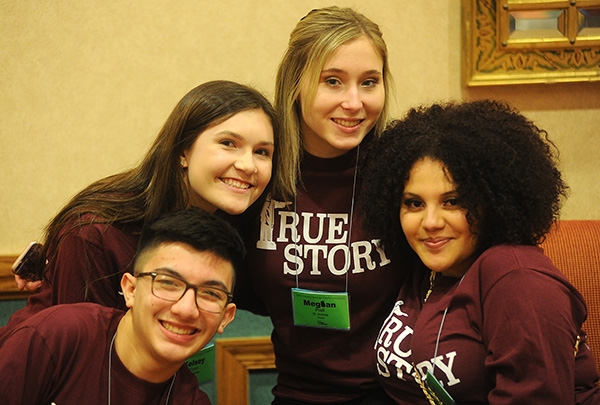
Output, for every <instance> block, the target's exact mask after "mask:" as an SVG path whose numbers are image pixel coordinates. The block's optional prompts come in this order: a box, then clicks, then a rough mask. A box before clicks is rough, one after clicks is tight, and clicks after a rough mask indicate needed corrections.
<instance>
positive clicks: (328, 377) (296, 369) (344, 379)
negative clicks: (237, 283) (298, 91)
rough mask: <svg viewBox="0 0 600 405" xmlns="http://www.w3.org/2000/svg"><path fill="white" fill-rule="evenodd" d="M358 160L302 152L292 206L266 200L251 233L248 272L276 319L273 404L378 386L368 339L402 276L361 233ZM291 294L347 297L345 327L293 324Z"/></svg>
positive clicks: (355, 393) (337, 397)
mask: <svg viewBox="0 0 600 405" xmlns="http://www.w3.org/2000/svg"><path fill="white" fill-rule="evenodd" d="M355 163H356V152H355V151H354V152H349V153H347V154H345V155H344V156H341V157H339V158H334V159H320V158H317V157H314V156H311V155H308V154H305V156H304V158H303V161H302V167H301V171H302V178H301V182H300V183H299V185H298V194H297V196H296V201H295V202H296V206H294V201H276V200H269V199H268V200H267V202H266V203H265V206H264V207H263V210H262V212H261V214H260V224H257V226H256V227H255V228H254V230H253V232H252V233H251V235H252V240H251V243H250V246H249V254H248V260H247V263H248V274H247V275H249V276H250V278H251V283H252V285H253V287H254V289H255V291H256V293H257V294H258V296H259V298H260V299H261V300H262V301H263V303H264V304H265V306H266V309H267V312H268V314H269V315H270V317H271V320H272V321H273V326H274V330H273V333H272V341H273V345H274V349H275V355H276V366H277V371H278V373H279V375H278V379H277V386H276V387H275V388H274V391H273V392H274V395H275V396H277V397H281V398H293V399H296V400H300V401H307V402H316V403H327V402H331V403H334V402H339V401H347V400H350V399H353V398H358V397H360V396H363V395H365V394H367V393H369V392H370V391H371V390H374V389H376V388H377V387H378V385H377V375H376V371H375V366H374V364H373V361H372V357H373V356H372V348H373V342H374V341H375V338H376V336H377V333H378V331H379V328H380V326H381V324H382V322H383V320H384V318H385V316H386V314H387V313H388V312H389V311H390V309H391V308H392V306H393V304H394V301H395V298H396V296H397V294H398V290H399V288H400V282H401V278H402V272H401V269H400V267H399V263H398V261H397V260H392V258H391V257H390V256H389V255H386V254H385V253H384V252H383V251H382V250H381V249H380V248H379V247H378V245H377V241H376V239H377V237H376V235H371V234H368V233H367V232H366V231H365V230H364V228H363V225H362V221H361V218H360V216H359V214H358V208H357V204H360V197H359V196H358V195H355V198H354V204H355V205H354V207H353V190H354V173H355ZM359 189H360V186H359V184H356V190H357V192H356V194H358V190H359ZM353 208H354V214H353V215H351V211H352V209H353ZM350 219H352V223H350V222H351V221H350ZM347 257H349V258H348V259H347ZM296 260H298V267H296V266H297V265H296ZM240 280H243V278H242V277H240ZM241 282H243V281H241ZM346 283H347V289H346ZM293 287H299V288H302V289H310V290H317V291H327V292H345V291H346V290H347V292H348V294H349V297H350V330H349V331H340V330H331V329H321V328H313V327H306V326H295V325H294V317H293V313H292V297H291V289H292V288H293ZM236 302H237V303H238V304H239V305H240V306H241V307H242V308H244V303H243V302H241V301H237V300H236Z"/></svg>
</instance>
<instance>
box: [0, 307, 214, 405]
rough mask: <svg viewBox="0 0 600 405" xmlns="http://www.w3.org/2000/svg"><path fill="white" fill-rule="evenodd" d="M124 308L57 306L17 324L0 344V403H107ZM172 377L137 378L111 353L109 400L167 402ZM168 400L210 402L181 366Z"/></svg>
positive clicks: (206, 404) (133, 403) (130, 404)
mask: <svg viewBox="0 0 600 405" xmlns="http://www.w3.org/2000/svg"><path fill="white" fill-rule="evenodd" d="M123 314H124V312H123V311H121V310H117V309H113V308H107V307H104V306H102V305H98V304H91V303H79V304H71V305H55V306H53V307H52V308H48V309H46V310H44V311H42V312H39V313H38V314H35V315H33V316H31V317H30V318H29V319H27V320H25V321H23V322H22V323H21V324H19V325H18V326H16V327H15V328H14V329H13V330H12V331H11V332H10V333H9V334H8V335H7V336H6V338H5V341H4V343H3V344H2V346H0V376H2V383H0V403H2V404H50V403H55V404H57V405H61V404H90V403H98V404H106V403H108V372H109V369H108V357H109V348H110V343H111V340H112V338H113V336H114V335H115V331H116V330H117V326H118V324H119V321H120V319H121V318H122V316H123ZM170 385H171V380H168V381H166V382H164V383H160V384H155V383H150V382H147V381H144V380H141V379H139V378H138V377H136V376H135V375H133V374H131V373H130V372H129V371H128V370H127V368H125V366H124V365H123V364H122V363H121V361H120V360H119V357H118V356H117V354H116V352H115V351H114V347H113V351H112V366H111V402H112V403H114V404H128V405H136V404H139V405H142V404H156V405H158V404H161V405H162V404H164V403H165V401H166V397H167V394H168V393H169V386H170ZM169 404H170V405H175V404H181V405H184V404H186V405H187V404H197V405H210V400H209V399H208V396H207V395H206V393H204V392H202V391H200V389H199V388H198V380H197V379H196V377H195V376H194V375H193V374H192V373H191V372H190V371H189V370H188V369H187V366H185V365H184V366H182V367H181V368H180V369H179V371H178V372H177V374H176V377H175V380H174V383H173V388H172V390H171V392H170V396H169Z"/></svg>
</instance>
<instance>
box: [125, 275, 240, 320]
mask: <svg viewBox="0 0 600 405" xmlns="http://www.w3.org/2000/svg"><path fill="white" fill-rule="evenodd" d="M161 275H162V276H169V277H173V278H174V279H177V280H179V281H181V282H182V283H184V284H185V289H184V290H183V293H182V294H181V297H179V298H178V299H177V300H169V299H166V298H163V297H159V296H158V295H156V294H155V293H154V281H155V280H156V277H157V276H161ZM134 276H135V277H137V278H139V277H147V276H150V277H152V285H151V288H150V291H152V295H154V296H155V297H156V298H159V299H161V300H165V301H169V302H179V301H180V300H181V299H182V298H183V296H184V295H185V294H186V293H187V292H188V290H189V289H190V288H191V289H192V290H194V297H196V298H195V300H194V301H195V302H196V306H197V307H198V308H199V309H202V310H203V311H206V309H204V308H201V307H200V305H198V289H199V288H202V287H204V288H211V289H213V290H217V291H221V292H222V293H225V294H226V295H227V301H226V302H225V306H224V307H223V309H221V311H223V310H224V309H225V307H226V306H227V304H229V303H230V302H232V301H233V294H232V293H230V292H229V291H226V290H222V289H220V288H217V287H213V286H206V285H202V284H200V285H194V284H190V283H188V282H187V281H186V280H184V279H183V278H181V277H178V276H176V275H175V274H168V273H159V272H156V271H148V272H144V273H138V274H135V275H134ZM207 312H210V313H218V312H213V311H207Z"/></svg>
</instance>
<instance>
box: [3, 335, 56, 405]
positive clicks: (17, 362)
mask: <svg viewBox="0 0 600 405" xmlns="http://www.w3.org/2000/svg"><path fill="white" fill-rule="evenodd" d="M59 368H60V367H59V366H58V365H57V364H56V361H55V359H53V357H52V355H51V352H50V350H49V348H48V345H47V342H46V341H45V339H44V338H43V337H42V336H41V335H40V334H39V333H38V331H37V330H36V329H35V328H33V327H23V328H19V329H18V330H16V331H15V332H14V333H13V334H12V335H11V336H10V337H8V338H7V339H6V341H5V342H4V343H3V344H2V347H1V348H0V376H2V384H0V403H2V404H42V403H49V401H50V395H51V387H52V386H53V385H54V384H53V382H54V381H55V379H56V375H57V370H58V369H59Z"/></svg>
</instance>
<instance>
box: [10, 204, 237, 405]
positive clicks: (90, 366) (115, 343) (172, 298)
mask: <svg viewBox="0 0 600 405" xmlns="http://www.w3.org/2000/svg"><path fill="white" fill-rule="evenodd" d="M244 255H245V249H244V245H243V242H242V240H241V239H240V237H239V235H238V234H237V232H236V231H235V230H234V229H233V228H232V227H231V226H229V224H227V223H226V222H225V221H223V220H221V219H219V218H217V217H216V216H214V215H211V214H207V213H205V212H203V211H201V210H200V209H196V208H190V209H187V210H184V211H178V212H175V213H171V214H167V215H164V216H163V217H161V218H160V219H158V220H157V221H156V222H154V223H153V224H151V225H150V226H149V227H148V228H146V229H144V230H143V231H142V236H141V238H140V242H139V246H138V251H137V254H136V259H135V264H134V271H135V274H130V273H125V274H124V275H123V278H122V280H121V287H122V289H123V295H124V297H125V301H126V303H127V307H128V308H129V310H128V311H127V312H122V311H120V310H117V309H114V308H108V307H104V306H100V305H98V304H92V303H78V304H68V305H57V306H54V307H51V308H48V309H46V310H44V311H42V312H40V313H39V314H36V315H35V316H33V317H31V318H30V319H28V320H27V321H25V322H23V323H22V324H20V325H19V326H18V327H16V328H15V329H14V330H13V331H12V332H11V333H9V334H8V336H6V337H5V339H4V341H3V342H0V375H2V376H3V377H2V380H3V381H2V384H1V387H0V403H11V404H12V403H20V404H38V403H55V404H66V403H98V404H110V403H113V404H120V403H127V404H149V403H151V404H161V405H162V404H167V403H168V404H184V403H185V404H210V401H209V399H208V396H207V395H206V394H205V393H204V392H202V391H200V390H199V389H198V383H197V379H196V377H195V376H194V375H193V374H192V373H191V372H190V371H189V370H188V369H187V367H182V365H184V363H185V361H186V359H188V358H189V357H190V356H192V355H193V354H195V353H197V352H198V351H199V350H200V349H202V348H203V347H204V346H205V345H206V344H207V343H208V342H209V341H210V340H211V339H212V337H213V336H214V334H215V333H222V332H223V330H224V328H225V326H226V325H227V324H228V323H229V322H231V321H232V320H233V318H234V315H235V310H236V306H235V304H233V303H232V301H231V300H232V295H231V293H230V292H231V291H232V290H233V286H234V282H235V270H236V269H237V268H238V266H239V265H240V264H241V262H242V260H243V258H244Z"/></svg>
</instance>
